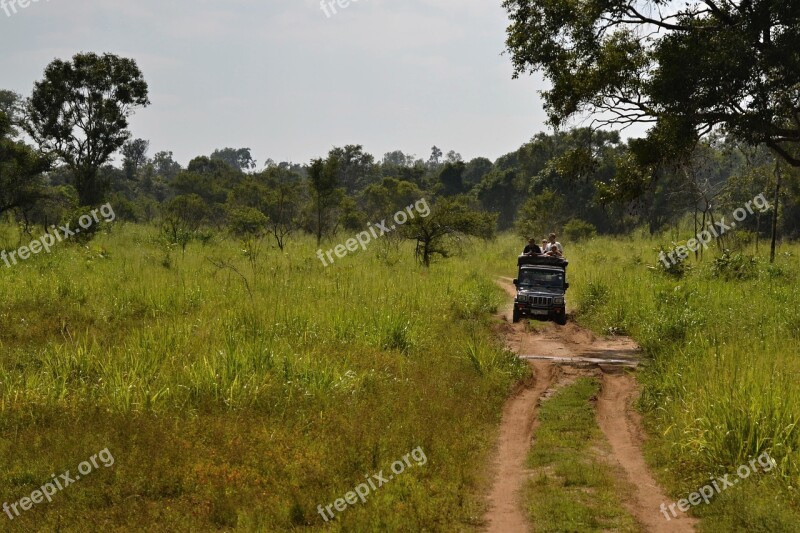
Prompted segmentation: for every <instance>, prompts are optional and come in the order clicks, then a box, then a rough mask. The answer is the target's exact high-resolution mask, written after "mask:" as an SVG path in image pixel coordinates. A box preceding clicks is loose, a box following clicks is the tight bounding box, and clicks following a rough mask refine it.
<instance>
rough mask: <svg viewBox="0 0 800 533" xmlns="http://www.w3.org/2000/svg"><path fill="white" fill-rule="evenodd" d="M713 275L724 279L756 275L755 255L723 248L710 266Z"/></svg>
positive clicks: (743, 278)
mask: <svg viewBox="0 0 800 533" xmlns="http://www.w3.org/2000/svg"><path fill="white" fill-rule="evenodd" d="M711 272H712V274H713V275H714V277H717V278H722V279H725V280H728V281H730V280H746V279H753V278H755V277H758V261H756V258H755V257H751V256H749V255H745V254H742V253H738V252H737V253H732V252H731V251H730V250H725V251H724V252H723V253H722V255H721V256H720V257H718V258H716V259H715V260H714V264H713V265H712V266H711Z"/></svg>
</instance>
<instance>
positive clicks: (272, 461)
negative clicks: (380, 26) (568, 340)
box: [0, 0, 800, 531]
mask: <svg viewBox="0 0 800 533" xmlns="http://www.w3.org/2000/svg"><path fill="white" fill-rule="evenodd" d="M643 3H644V4H647V5H648V6H649V8H650V9H649V10H646V11H642V10H639V9H637V4H638V3H632V2H628V1H627V0H625V1H612V2H599V1H589V2H585V3H583V4H582V5H581V8H580V9H576V5H575V4H574V3H573V2H569V1H567V0H555V1H550V0H548V1H542V0H507V1H506V2H504V6H505V8H506V9H507V10H508V13H509V16H510V19H511V26H510V27H509V28H508V42H507V45H508V51H509V52H510V55H511V59H512V62H513V65H514V67H515V70H516V73H517V75H521V74H526V73H529V72H534V71H539V72H543V73H544V74H545V76H546V77H547V78H548V80H549V81H550V82H551V84H552V87H551V89H550V90H548V91H545V93H544V97H545V104H546V107H547V111H548V113H549V115H550V121H551V125H553V126H558V129H557V130H555V131H554V132H551V133H539V134H536V135H535V136H534V137H533V138H531V139H530V140H529V141H528V142H526V143H524V144H523V145H522V146H521V147H520V148H519V149H518V150H516V151H513V152H511V153H508V154H506V155H504V156H502V157H500V158H498V159H496V160H495V161H491V160H489V159H487V158H482V157H478V158H474V159H472V160H470V161H464V160H463V158H462V157H461V156H460V155H459V154H458V153H456V152H455V151H453V150H451V151H449V152H448V153H447V154H444V152H443V150H441V149H440V148H438V147H436V146H434V147H433V148H432V150H431V154H430V156H425V157H417V156H416V155H411V154H406V153H403V152H402V151H400V150H397V151H393V152H389V153H386V154H384V155H383V156H382V157H375V156H374V155H372V154H369V153H367V152H365V150H364V149H363V147H362V146H360V145H355V144H353V145H346V146H343V147H335V148H333V149H331V150H330V151H329V152H328V153H327V154H321V155H320V156H319V157H318V158H315V159H314V160H312V161H309V162H301V163H298V162H291V161H282V162H275V161H272V160H267V161H266V162H262V163H259V162H257V161H255V160H254V159H253V157H252V154H251V150H250V149H249V148H243V147H238V148H228V147H226V148H220V149H217V150H215V151H214V152H212V153H211V154H198V155H197V157H195V158H194V159H192V160H191V161H189V162H188V164H186V166H183V165H181V164H180V163H179V162H177V161H175V159H174V157H173V154H172V153H171V152H169V151H168V149H167V148H168V147H158V148H157V150H156V149H154V150H151V147H150V143H149V141H147V140H146V139H139V138H136V137H135V136H134V135H133V133H132V132H131V131H130V130H129V119H130V117H131V116H132V114H133V113H134V112H146V111H145V110H146V108H147V106H148V105H149V103H150V94H149V87H148V84H147V82H146V79H145V75H144V73H142V72H141V71H140V69H139V67H138V65H137V63H136V61H135V60H134V59H131V58H123V57H119V56H116V55H113V54H103V55H98V54H93V53H80V54H77V55H75V56H74V57H73V58H71V59H68V60H66V59H59V60H55V61H53V62H52V63H51V64H49V65H47V66H46V67H45V71H44V74H43V77H42V79H41V80H39V81H37V82H36V83H35V84H34V86H33V90H32V92H31V94H30V95H28V96H26V97H23V96H21V95H18V94H15V93H12V92H9V91H0V250H5V251H18V250H19V249H20V248H21V247H23V246H26V245H27V244H28V243H30V242H31V241H32V240H33V239H36V238H38V237H39V236H40V235H42V234H44V233H45V232H47V231H49V228H51V227H52V225H54V224H69V223H72V224H73V227H74V225H75V221H76V219H78V217H80V216H82V215H85V214H86V213H88V212H89V210H91V209H93V208H97V207H98V206H100V205H108V206H111V207H113V210H114V213H115V221H114V222H105V223H102V224H96V225H93V226H92V229H91V231H87V232H84V233H83V234H81V236H80V238H78V237H76V238H74V239H72V240H68V241H66V242H60V243H58V246H54V247H53V250H52V252H51V253H39V254H36V255H34V256H33V257H30V258H29V259H26V260H20V261H18V262H15V263H14V264H11V263H9V262H6V259H5V256H3V259H2V261H3V262H0V351H2V354H3V356H2V358H1V359H0V428H2V431H0V455H1V456H2V459H3V464H4V465H6V467H5V468H4V469H2V470H1V471H0V499H2V501H7V502H17V501H18V500H19V499H20V498H22V497H25V496H28V495H30V494H31V492H32V491H34V490H36V489H37V488H38V487H40V486H41V485H42V484H43V483H46V482H47V481H48V480H49V479H50V478H51V476H52V474H54V473H55V474H58V473H60V472H64V471H66V470H72V471H73V472H74V471H75V469H76V464H77V463H78V462H80V461H82V460H83V459H85V458H86V457H89V456H90V455H91V454H94V453H97V452H98V451H100V450H102V449H105V448H108V450H109V451H110V452H111V453H113V455H114V457H115V459H116V460H115V463H114V465H113V467H109V468H100V469H99V470H98V471H97V472H95V473H93V475H92V476H91V478H87V479H84V480H81V481H79V482H77V483H75V484H74V485H72V486H70V487H68V488H67V489H66V490H64V491H63V492H60V493H59V494H58V495H57V497H56V498H54V501H53V502H52V503H46V504H41V505H37V506H34V510H29V511H26V512H24V513H23V514H22V515H21V516H15V517H13V520H12V519H6V518H5V517H4V516H3V515H0V516H2V517H3V518H0V520H3V524H4V530H9V531H84V530H89V529H91V530H94V529H103V530H108V531H128V530H131V529H146V530H151V531H167V530H170V531H205V530H241V531H275V530H293V529H304V528H313V529H319V528H321V527H326V528H327V529H329V530H332V531H385V530H391V531H420V530H429V531H461V530H476V529H479V528H480V527H481V525H482V524H481V516H482V513H483V510H484V507H485V502H484V500H483V498H482V493H483V491H485V489H486V483H487V481H486V464H487V458H488V457H489V451H490V448H491V445H492V443H493V439H494V436H495V434H494V431H495V428H496V425H497V423H498V421H499V418H500V410H501V406H502V404H503V401H504V400H505V398H506V397H507V396H508V394H509V392H510V391H511V390H512V389H513V387H514V386H515V384H517V383H518V382H519V381H520V380H521V379H523V378H525V377H526V376H527V374H528V372H529V370H528V367H527V366H526V365H525V364H523V363H521V362H520V361H518V360H517V359H516V358H515V357H514V356H513V355H512V354H510V353H508V352H506V351H504V350H503V349H502V343H501V341H500V339H498V338H496V336H495V334H494V333H493V328H492V326H493V322H494V321H496V318H493V315H494V314H495V312H496V311H497V309H498V307H499V306H500V304H501V303H503V302H504V298H505V296H504V294H503V292H502V291H501V290H500V289H499V288H497V287H496V285H495V283H494V279H495V277H496V276H497V275H508V276H511V275H513V273H514V272H513V268H514V257H515V256H516V254H517V253H519V251H520V250H521V249H522V245H523V242H522V238H523V237H534V238H536V239H537V240H538V239H541V238H542V237H543V236H544V235H545V233H548V232H550V231H556V232H557V233H558V234H559V235H560V236H561V237H560V239H561V241H562V242H563V243H564V245H565V248H566V252H567V256H568V257H569V259H570V261H571V266H570V274H571V279H570V282H571V285H572V289H571V290H570V293H569V297H570V300H571V303H572V305H573V307H574V309H573V311H574V313H573V317H574V319H575V320H577V321H579V322H580V323H582V324H584V325H587V326H588V327H591V328H593V329H594V330H595V331H597V332H599V333H602V334H607V335H619V334H626V335H630V336H632V337H633V338H634V339H636V340H637V341H638V342H639V344H640V345H641V346H642V348H643V350H644V355H645V358H646V361H645V364H644V365H643V366H642V370H641V371H640V372H639V378H640V381H641V385H642V396H641V401H640V406H639V407H640V409H641V410H642V412H643V413H644V416H645V421H646V423H647V425H648V428H649V430H650V435H651V439H650V444H649V450H648V454H649V460H650V462H651V465H652V466H653V467H654V472H655V473H656V475H657V477H658V478H659V480H660V481H661V482H662V483H663V484H664V485H665V486H666V487H668V489H669V492H670V493H671V494H673V495H675V496H676V498H677V497H681V496H683V495H685V494H687V493H689V492H692V491H694V490H697V488H698V487H699V486H702V485H703V484H704V483H705V482H706V481H707V480H708V479H709V478H710V477H711V476H714V475H721V474H725V473H729V472H731V471H733V470H734V469H735V468H736V467H737V466H739V465H741V464H746V463H747V462H748V461H749V460H751V459H752V458H754V457H756V456H757V455H759V454H760V453H762V452H769V454H770V456H771V457H773V458H774V459H775V460H776V462H777V465H778V467H777V468H776V469H775V470H773V471H772V472H771V473H770V474H769V475H763V476H755V477H753V478H752V479H750V480H749V481H748V482H747V483H742V484H741V485H739V486H738V487H737V488H736V489H735V490H730V491H727V492H725V493H724V494H723V495H721V496H720V497H719V498H717V499H715V501H714V502H713V504H712V505H710V506H700V507H698V508H696V509H695V510H694V512H695V513H696V514H697V515H698V516H700V517H701V518H705V520H703V521H702V522H701V528H703V529H705V530H708V531H731V530H747V531H792V530H793V529H792V528H793V527H796V526H795V525H796V524H797V518H798V515H800V501H799V500H798V498H797V496H796V487H797V482H798V476H800V471H798V466H797V465H798V446H799V445H800V442H799V441H798V439H800V437H799V436H798V429H797V425H798V422H800V386H799V385H798V384H797V380H796V377H797V374H798V371H800V369H799V368H798V362H797V345H798V341H800V308H798V305H799V304H798V296H800V295H798V287H799V286H800V285H798V276H800V268H798V266H797V257H798V254H800V248H798V245H797V244H796V243H795V242H794V241H795V240H796V239H797V238H798V237H799V236H800V174H798V168H800V160H799V159H798V158H800V155H798V154H800V151H798V142H799V141H800V137H798V123H799V122H798V120H799V119H798V117H799V116H800V111H798V109H799V106H798V101H800V99H798V87H799V86H800V85H799V82H798V78H799V77H800V67H799V65H800V59H798V53H797V49H796V43H797V41H798V31H800V30H799V28H800V11H799V10H800V8H798V7H797V6H796V5H794V4H793V3H791V2H776V1H771V0H770V1H768V0H755V1H748V2H717V1H714V0H709V1H705V2H689V3H688V4H686V5H685V6H684V7H680V9H677V10H666V9H665V10H664V11H663V12H664V15H660V16H658V17H656V16H655V15H653V13H658V12H659V9H658V8H659V7H664V6H665V5H666V4H665V3H664V2H643ZM655 29H658V30H659V31H651V30H655ZM645 30H646V31H645ZM591 112H595V113H596V112H600V113H605V114H601V115H599V116H601V117H606V118H600V119H598V120H599V122H596V123H594V125H593V126H594V127H582V128H568V127H565V126H567V125H568V124H569V120H570V119H572V118H575V117H576V116H580V115H581V114H583V113H591ZM642 121H644V122H649V123H651V125H652V128H651V129H650V130H649V131H648V133H647V135H646V136H644V137H643V138H627V139H625V138H623V137H621V136H620V134H619V133H618V132H617V131H612V130H611V126H620V125H627V124H630V123H633V122H642ZM603 128H605V129H603ZM759 196H760V197H761V198H762V199H763V201H762V202H761V203H760V204H759V206H760V208H759V209H756V210H754V211H752V212H750V213H748V215H747V216H746V217H744V218H743V219H742V220H738V219H737V225H736V227H735V229H733V228H731V230H730V231H728V232H726V233H725V234H724V235H722V236H721V237H719V238H715V239H713V241H712V242H710V243H709V244H710V245H709V247H707V248H705V247H700V248H697V249H696V250H693V251H692V253H691V254H682V255H681V259H680V260H679V261H676V262H674V263H672V264H668V263H667V262H664V261H662V260H660V257H663V256H660V253H661V252H668V251H672V250H674V249H675V248H676V247H678V246H681V245H685V244H686V243H687V241H688V240H689V239H691V238H693V237H694V236H695V235H697V234H698V232H701V231H703V230H705V229H706V228H708V227H709V226H712V227H713V226H717V223H718V222H720V221H724V220H725V219H727V220H728V222H730V220H731V217H732V213H734V212H735V210H736V209H737V208H741V207H743V206H744V205H745V204H746V202H748V201H752V200H753V199H754V198H756V197H759ZM421 200H425V201H426V202H427V203H428V204H429V205H430V208H431V210H430V215H429V216H427V217H419V218H418V219H416V220H415V221H414V222H413V223H410V224H407V225H404V226H403V227H401V228H399V229H398V231H397V232H395V233H393V234H391V235H387V236H384V237H382V238H380V239H376V240H375V241H374V242H373V243H372V244H371V245H370V247H369V249H367V250H365V251H358V252H356V253H353V254H351V255H349V256H348V257H346V258H343V259H341V260H340V261H337V262H336V263H335V264H333V265H329V266H327V267H326V266H323V264H321V263H320V261H319V260H318V258H317V255H316V252H317V250H322V249H324V250H328V249H331V248H333V247H335V246H336V245H337V244H339V243H341V242H343V241H344V240H345V239H347V238H350V237H351V236H353V235H354V234H355V233H356V232H360V231H364V229H365V227H367V225H368V224H369V223H376V222H378V221H382V220H384V219H387V218H389V217H391V216H392V215H393V214H394V213H395V212H396V211H400V210H403V209H405V208H406V207H407V206H409V205H412V204H414V203H415V202H419V201H421ZM695 248H696V247H695ZM596 386H597V384H596V383H594V382H592V381H581V382H578V383H576V384H575V385H573V386H571V387H570V388H568V389H565V390H563V391H562V392H561V393H559V395H558V396H557V397H555V398H553V399H552V400H551V401H552V402H553V403H552V404H550V405H549V406H548V407H547V409H543V412H542V424H543V426H542V435H543V440H542V442H541V443H540V447H539V448H535V449H534V450H533V451H532V455H531V462H532V464H535V465H537V466H547V467H551V468H552V469H553V470H554V472H555V474H556V475H555V477H553V478H551V479H545V478H540V479H539V480H538V482H537V481H536V480H534V482H533V485H532V486H531V487H529V489H530V490H531V491H533V492H532V494H536V495H538V496H537V499H538V500H539V503H540V504H542V505H539V506H536V505H534V506H531V507H530V509H529V510H530V514H531V515H532V516H533V517H534V518H536V519H537V520H542V521H545V522H546V521H548V520H552V524H554V525H553V530H556V531H558V530H564V529H565V528H568V527H571V526H564V525H563V524H562V525H561V526H559V525H558V523H559V522H558V519H561V518H564V517H565V515H564V513H566V512H569V513H571V514H569V515H566V516H567V517H568V518H569V517H573V518H574V519H575V520H578V521H580V523H582V524H585V525H586V527H587V528H590V529H592V528H593V529H598V530H601V529H608V528H611V529H618V530H634V529H635V524H633V523H632V521H631V519H630V517H629V516H628V515H626V514H625V512H624V511H623V510H621V508H620V507H619V505H618V502H616V501H614V498H613V494H614V492H615V491H618V490H620V489H619V487H617V486H616V485H614V481H613V480H612V479H611V478H610V476H609V475H608V473H607V472H606V471H605V470H604V469H603V468H602V467H601V466H598V465H594V464H588V463H587V464H586V465H587V468H588V469H589V470H582V469H580V468H578V465H576V463H575V462H574V460H573V459H574V457H576V456H577V455H579V454H580V452H581V451H583V450H585V449H587V448H588V447H591V446H595V445H602V443H598V440H597V439H598V432H597V429H596V427H595V426H594V422H593V420H591V417H590V416H587V415H586V413H587V412H586V404H587V402H588V400H589V398H590V397H591V396H592V394H594V391H595V390H596ZM565 418H568V419H569V420H570V421H571V422H574V424H572V425H570V426H569V427H566V428H565V427H562V426H563V424H562V422H563V420H564V419H565ZM560 432H568V433H569V432H572V433H574V435H572V437H571V438H570V440H569V442H568V443H565V444H564V446H562V447H557V446H556V445H555V444H553V446H552V447H544V448H543V447H542V446H541V444H543V443H546V442H548V441H547V438H550V441H549V442H555V441H557V440H558V439H557V438H556V437H554V435H559V434H561V433H560ZM414 448H420V449H422V450H424V452H425V454H426V457H427V462H426V464H425V465H424V466H419V467H416V468H409V469H408V471H407V472H405V473H403V475H402V476H397V477H396V478H395V479H393V480H392V482H391V483H388V484H386V486H384V487H381V488H380V490H377V491H375V493H374V494H372V495H371V496H370V499H369V501H367V502H365V503H364V504H359V505H352V506H350V507H348V508H347V509H346V510H345V511H342V512H340V513H338V516H337V519H336V520H335V521H331V522H330V523H326V522H324V519H323V518H322V517H321V515H320V513H319V511H318V506H319V505H323V506H325V505H327V504H328V503H330V502H332V501H334V500H335V499H337V498H340V497H342V496H343V495H344V494H345V493H347V492H348V491H350V490H353V488H354V487H355V486H356V485H358V484H359V483H361V482H362V481H363V480H364V478H365V476H366V475H368V474H371V473H376V472H379V471H381V470H383V471H387V470H388V468H389V466H390V465H391V463H392V462H393V461H395V460H397V459H400V458H401V457H402V456H403V455H405V454H407V453H408V452H410V451H411V450H412V449H414ZM554 480H555V481H556V482H558V483H564V484H566V485H570V486H571V488H570V489H569V490H570V491H572V492H571V493H570V494H573V495H574V496H575V500H574V506H573V505H570V504H568V503H567V502H565V500H564V494H562V493H561V492H559V491H558V490H555V489H554V486H553V484H552V483H553V482H554ZM537 491H538V492H537ZM587 492H588V493H595V494H597V495H598V496H599V497H598V498H596V499H592V498H584V496H585V493H587ZM571 501H572V500H571ZM9 517H11V515H9ZM571 523H572V522H571Z"/></svg>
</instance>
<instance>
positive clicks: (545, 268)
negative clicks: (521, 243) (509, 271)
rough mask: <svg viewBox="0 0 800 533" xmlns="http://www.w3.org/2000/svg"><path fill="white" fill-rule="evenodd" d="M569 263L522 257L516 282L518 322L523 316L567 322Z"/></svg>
mask: <svg viewBox="0 0 800 533" xmlns="http://www.w3.org/2000/svg"><path fill="white" fill-rule="evenodd" d="M567 265H569V262H568V261H567V260H566V259H563V258H560V257H548V256H545V255H521V256H519V258H518V259H517V266H518V267H519V274H518V275H517V278H516V279H515V280H514V285H515V286H516V287H517V296H516V297H515V298H514V315H513V320H514V322H519V320H520V319H521V318H523V317H528V318H538V319H541V320H554V321H555V322H556V323H557V324H561V325H564V324H566V323H567V311H566V307H567V301H566V299H565V293H566V292H567V289H568V288H569V283H567Z"/></svg>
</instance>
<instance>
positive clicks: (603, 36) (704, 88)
mask: <svg viewBox="0 0 800 533" xmlns="http://www.w3.org/2000/svg"><path fill="white" fill-rule="evenodd" d="M503 6H504V7H505V8H506V10H507V11H508V14H509V17H510V19H511V24H510V26H509V27H508V38H507V41H506V46H507V49H508V51H509V52H510V54H511V59H512V63H513V66H514V72H515V76H519V75H520V74H526V73H533V72H542V73H543V74H544V76H545V78H546V79H547V80H548V81H549V83H550V88H549V89H547V90H546V91H543V98H544V102H545V108H546V110H547V113H548V115H549V118H550V122H551V123H552V124H553V125H554V126H559V125H562V124H564V123H565V122H566V121H567V120H568V119H569V118H570V117H572V116H575V115H578V114H581V113H585V112H587V111H588V112H600V113H602V112H606V115H605V116H604V118H601V119H598V121H599V122H600V123H601V124H609V123H611V124H617V125H629V124H632V123H634V122H639V121H642V122H645V121H646V122H655V123H656V124H655V126H654V127H653V128H652V129H651V130H650V132H649V134H648V136H649V138H650V139H651V140H652V141H654V142H652V143H651V147H652V148H654V149H655V150H656V151H657V152H658V155H657V159H659V160H662V161H669V160H671V159H672V158H673V156H675V155H676V154H685V153H686V152H687V151H689V150H690V149H691V148H692V147H693V145H694V142H695V141H696V140H697V139H698V137H700V136H702V135H703V134H705V133H708V132H709V131H711V130H713V129H715V128H719V127H721V128H723V129H724V130H726V131H727V132H729V133H730V134H732V135H734V136H735V137H737V138H738V139H740V140H742V141H744V142H746V143H749V144H754V145H755V144H765V145H767V146H769V147H770V148H772V149H773V150H775V151H776V152H778V153H779V154H780V156H781V157H783V158H784V159H785V160H786V161H788V162H790V163H791V164H792V165H794V166H800V159H798V158H797V155H796V154H794V153H793V151H792V148H791V147H789V146H788V145H787V144H786V143H796V142H798V141H800V127H798V123H797V121H796V117H797V114H798V112H800V104H798V100H797V98H796V90H797V89H796V87H797V84H798V83H800V70H798V69H797V68H796V67H797V65H796V60H795V55H794V53H795V43H796V42H797V40H798V39H799V38H800V30H799V29H798V28H800V24H798V22H800V12H799V11H798V10H797V9H796V6H795V5H794V3H792V2H790V1H785V0H784V1H780V2H774V1H772V0H754V1H748V2H719V1H709V2H703V3H695V2H687V3H686V4H685V5H680V6H676V7H675V9H671V10H660V9H659V7H662V6H663V2H659V1H648V2H643V3H641V5H638V4H637V5H634V4H631V3H629V2H608V1H605V0H589V1H587V2H583V3H581V4H580V7H576V5H575V3H574V2H572V1H571V0H555V1H553V0H505V1H504V2H503ZM653 29H655V30H656V31H655V32H653V31H651V30H653ZM765 35H766V36H768V37H767V38H764V37H763V36H765ZM767 71H768V72H770V73H771V75H770V76H768V77H766V78H765V77H764V76H763V73H764V72H767ZM605 117H610V118H605Z"/></svg>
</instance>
